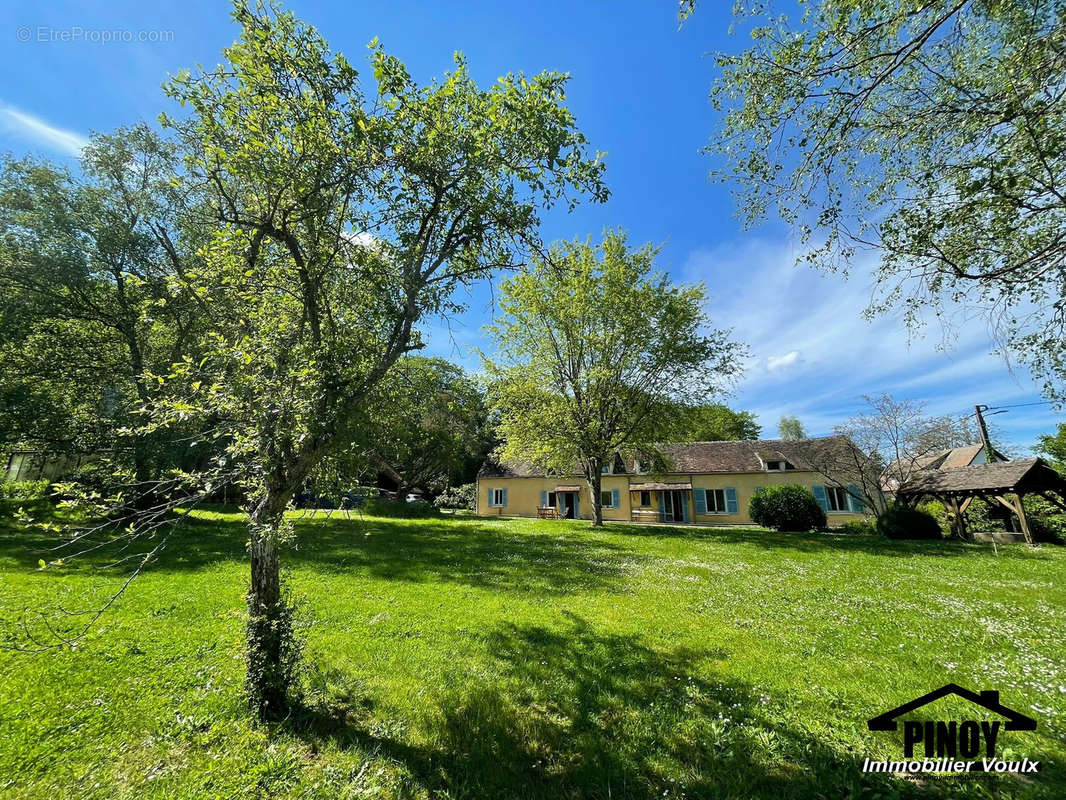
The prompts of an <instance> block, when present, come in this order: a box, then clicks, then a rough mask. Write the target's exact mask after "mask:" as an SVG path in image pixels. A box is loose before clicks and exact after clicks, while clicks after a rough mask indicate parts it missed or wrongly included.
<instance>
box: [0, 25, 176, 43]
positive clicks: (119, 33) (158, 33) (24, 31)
mask: <svg viewBox="0 0 1066 800" xmlns="http://www.w3.org/2000/svg"><path fill="white" fill-rule="evenodd" d="M15 38H16V39H18V40H19V41H20V42H40V43H45V44H76V43H81V42H85V43H87V44H141V43H146V44H163V43H166V42H173V41H174V31H172V30H163V29H160V30H131V29H130V28H85V27H82V26H81V25H70V26H68V27H65V28H59V27H56V26H54V25H20V26H19V27H18V28H17V29H16V30H15Z"/></svg>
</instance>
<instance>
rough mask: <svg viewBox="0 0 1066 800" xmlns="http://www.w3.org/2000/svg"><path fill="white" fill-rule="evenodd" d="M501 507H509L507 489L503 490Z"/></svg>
mask: <svg viewBox="0 0 1066 800" xmlns="http://www.w3.org/2000/svg"><path fill="white" fill-rule="evenodd" d="M500 505H503V506H505V505H507V490H506V489H504V490H503V502H502V503H500Z"/></svg>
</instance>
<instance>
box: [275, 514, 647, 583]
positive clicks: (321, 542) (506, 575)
mask: <svg viewBox="0 0 1066 800" xmlns="http://www.w3.org/2000/svg"><path fill="white" fill-rule="evenodd" d="M298 530H300V529H299V528H298ZM286 557H287V559H288V563H290V564H303V565H306V566H309V567H313V568H315V569H317V570H320V571H330V572H336V573H349V572H357V573H363V574H369V575H371V576H374V577H377V578H383V579H388V580H400V581H411V582H424V581H446V582H455V583H462V584H465V585H468V586H477V587H486V588H493V589H499V590H503V591H516V592H534V593H537V594H566V593H571V592H575V591H589V590H607V591H619V592H624V591H628V589H627V587H626V581H625V577H626V575H627V574H628V573H629V572H630V571H631V570H632V569H633V567H635V566H636V565H637V564H639V563H640V562H641V561H643V560H644V557H643V556H641V555H639V554H637V553H634V552H633V551H632V550H631V549H630V548H628V547H626V546H625V545H624V544H623V543H612V542H606V541H603V540H602V539H598V538H591V537H584V536H575V535H574V534H573V533H572V532H570V531H563V530H553V529H551V528H545V529H544V530H543V531H541V530H537V531H530V530H528V529H524V530H518V531H516V530H513V529H511V528H508V527H507V526H505V525H500V524H499V523H492V522H486V521H483V520H478V519H476V518H473V519H466V520H447V521H446V520H436V519H422V520H418V521H417V522H412V521H406V520H386V519H381V518H368V519H365V520H362V521H359V522H356V521H355V520H354V519H353V521H352V522H350V523H349V522H347V521H338V520H333V521H330V522H326V523H316V522H313V521H312V522H310V523H308V524H307V525H306V526H305V527H304V528H303V530H302V531H300V543H299V547H298V549H297V550H295V551H294V552H292V553H287V554H286Z"/></svg>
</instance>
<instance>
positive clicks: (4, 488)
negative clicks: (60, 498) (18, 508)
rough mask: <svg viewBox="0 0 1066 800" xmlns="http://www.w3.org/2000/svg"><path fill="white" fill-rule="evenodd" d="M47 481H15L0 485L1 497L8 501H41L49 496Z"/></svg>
mask: <svg viewBox="0 0 1066 800" xmlns="http://www.w3.org/2000/svg"><path fill="white" fill-rule="evenodd" d="M48 486H49V483H48V481H47V480H40V481H13V482H11V483H4V484H2V485H0V497H3V498H4V499H6V500H40V499H41V498H43V497H47V496H48Z"/></svg>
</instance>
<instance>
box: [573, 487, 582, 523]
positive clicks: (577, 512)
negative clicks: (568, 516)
mask: <svg viewBox="0 0 1066 800" xmlns="http://www.w3.org/2000/svg"><path fill="white" fill-rule="evenodd" d="M574 519H581V495H580V494H578V493H577V492H575V493H574Z"/></svg>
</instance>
